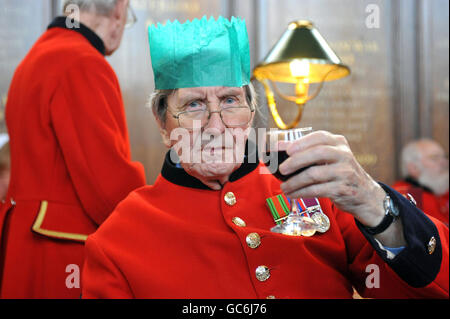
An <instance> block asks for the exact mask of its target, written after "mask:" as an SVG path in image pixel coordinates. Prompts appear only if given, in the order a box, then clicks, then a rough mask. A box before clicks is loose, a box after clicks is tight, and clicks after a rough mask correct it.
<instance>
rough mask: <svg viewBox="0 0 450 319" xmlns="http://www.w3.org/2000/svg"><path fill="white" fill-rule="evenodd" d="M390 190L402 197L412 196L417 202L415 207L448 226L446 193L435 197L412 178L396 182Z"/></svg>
mask: <svg viewBox="0 0 450 319" xmlns="http://www.w3.org/2000/svg"><path fill="white" fill-rule="evenodd" d="M392 188H394V189H395V190H397V191H398V192H400V193H402V194H403V195H406V196H407V194H410V195H411V196H413V197H414V198H415V200H416V202H417V207H419V208H420V209H421V210H422V211H423V212H424V213H426V214H427V215H429V216H432V217H434V218H437V219H439V220H440V221H441V222H443V223H444V224H446V225H447V226H448V213H449V206H448V192H447V193H446V194H443V195H441V196H438V195H435V194H433V192H432V191H431V189H429V188H427V187H424V186H422V185H420V184H419V183H418V182H417V181H416V180H414V179H412V178H407V179H405V180H402V181H398V182H396V183H395V184H394V185H392Z"/></svg>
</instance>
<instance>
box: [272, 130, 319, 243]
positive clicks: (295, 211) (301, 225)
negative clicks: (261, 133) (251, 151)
mask: <svg viewBox="0 0 450 319" xmlns="http://www.w3.org/2000/svg"><path fill="white" fill-rule="evenodd" d="M311 132H312V128H311V127H305V128H295V129H290V130H270V131H269V132H267V133H266V142H265V144H266V157H267V158H268V161H267V160H266V161H265V164H266V166H267V167H268V169H269V171H270V172H271V173H272V174H273V175H274V176H275V177H276V178H278V179H279V180H281V181H285V180H287V179H289V178H290V177H292V176H294V175H297V174H299V173H300V172H302V171H304V170H305V169H307V168H308V167H304V168H301V169H299V170H297V171H296V172H294V173H292V174H289V175H283V174H281V173H280V170H279V165H280V164H281V163H283V162H284V161H285V160H286V159H287V158H288V157H289V155H288V154H287V152H286V151H287V148H288V147H289V145H290V144H291V143H292V142H293V141H296V140H298V139H300V138H302V137H303V136H305V135H307V134H309V133H311ZM290 202H291V209H290V212H289V214H288V215H287V217H286V218H285V220H284V222H282V223H281V224H279V225H276V226H275V227H272V228H271V231H272V232H275V233H281V234H285V235H290V236H312V235H314V233H315V232H316V230H317V229H318V227H319V225H318V224H316V223H315V222H314V221H313V220H312V219H311V218H309V217H307V215H305V214H304V213H306V212H302V213H300V212H299V208H298V206H297V199H295V198H291V199H290Z"/></svg>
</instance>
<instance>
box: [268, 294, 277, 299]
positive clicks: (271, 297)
mask: <svg viewBox="0 0 450 319" xmlns="http://www.w3.org/2000/svg"><path fill="white" fill-rule="evenodd" d="M266 299H277V298H275V296H274V295H269V296H267V297H266Z"/></svg>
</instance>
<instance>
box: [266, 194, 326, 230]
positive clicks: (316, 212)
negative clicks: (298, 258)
mask: <svg viewBox="0 0 450 319" xmlns="http://www.w3.org/2000/svg"><path fill="white" fill-rule="evenodd" d="M266 204H267V207H268V208H269V210H270V213H271V215H272V217H273V219H274V221H275V224H277V225H281V224H283V223H284V221H285V220H286V218H288V216H289V211H290V207H291V201H290V200H289V198H287V197H286V196H285V195H284V194H280V195H275V196H272V197H269V198H267V199H266ZM297 208H298V209H299V211H300V214H301V215H302V217H301V222H303V223H304V224H305V225H304V226H303V225H302V230H301V232H300V234H297V233H295V234H294V233H292V232H290V228H286V229H285V231H283V234H285V235H291V236H299V235H302V236H305V237H311V236H313V235H314V234H315V233H316V232H319V233H325V232H326V231H327V230H328V229H330V219H329V218H328V216H327V215H325V214H324V213H323V211H322V208H321V206H320V203H319V201H318V199H317V198H300V199H298V200H297Z"/></svg>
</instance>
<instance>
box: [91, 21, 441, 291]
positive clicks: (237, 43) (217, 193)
mask: <svg viewBox="0 0 450 319" xmlns="http://www.w3.org/2000/svg"><path fill="white" fill-rule="evenodd" d="M149 39H150V53H151V58H152V66H153V72H154V75H155V84H156V91H155V92H154V94H153V95H152V98H151V102H150V104H151V106H152V109H153V113H154V115H155V118H156V121H157V123H158V125H159V128H160V132H161V136H162V138H163V140H164V142H165V144H166V145H167V146H168V147H169V148H170V151H169V152H168V153H167V156H166V159H165V162H164V164H163V167H162V170H161V175H160V176H159V177H158V178H157V180H156V182H155V183H154V185H152V186H146V187H143V188H140V189H138V190H136V191H134V192H132V193H131V194H130V195H129V196H128V197H127V198H126V199H125V200H124V201H122V202H121V203H120V204H119V205H118V206H117V208H116V210H115V211H114V212H113V214H112V215H111V216H110V218H109V219H108V220H107V221H106V222H105V223H104V224H102V225H101V226H100V228H99V229H98V230H97V231H96V232H95V233H94V234H93V235H91V236H90V237H89V238H88V240H87V242H86V263H85V268H84V272H83V297H86V298H250V299H253V298H351V297H352V296H353V290H352V286H354V287H356V288H357V290H358V291H359V292H360V294H361V295H362V296H364V297H381V298H408V297H416V298H420V297H422V298H427V297H428V298H448V245H447V243H448V228H447V227H445V226H444V225H443V224H442V223H440V222H439V221H437V220H435V219H430V218H428V217H427V216H426V215H424V214H423V213H422V212H421V211H420V210H418V209H417V208H416V207H415V206H414V205H413V204H412V203H411V202H409V201H408V200H407V199H406V198H404V197H403V196H402V195H401V194H399V193H397V192H396V191H394V190H393V189H391V188H389V187H388V186H386V185H382V184H379V183H376V182H375V181H374V180H373V179H372V178H371V177H370V176H369V175H368V174H367V173H366V172H365V171H364V170H363V169H362V167H361V166H360V165H359V164H358V162H357V161H356V159H355V157H354V155H353V153H352V152H351V150H350V148H349V146H348V143H347V141H346V139H345V138H344V137H343V136H337V135H334V134H331V133H329V132H324V131H317V132H312V133H310V134H309V135H306V136H304V137H301V138H300V139H298V140H296V141H295V142H292V143H287V145H288V148H287V153H288V155H289V158H288V159H287V160H285V161H284V162H283V163H282V164H281V165H280V166H279V169H280V172H281V174H284V175H290V174H293V176H292V177H291V178H289V179H288V180H287V181H286V182H284V183H281V182H280V181H279V180H278V179H276V178H275V177H274V175H272V174H270V173H269V167H266V166H264V164H262V163H261V162H260V161H259V158H261V159H262V157H260V156H258V151H257V149H256V148H255V147H252V145H255V143H252V141H254V139H253V138H250V137H252V135H251V133H252V130H251V129H250V127H251V125H252V122H253V118H254V114H255V110H256V102H255V99H256V98H255V95H254V91H253V89H252V86H251V83H250V60H249V44H248V38H247V32H246V28H245V23H244V21H242V20H241V19H236V18H232V19H231V21H228V20H226V19H223V18H221V17H220V18H219V19H218V20H217V21H216V20H214V19H213V18H211V19H210V20H207V19H206V18H203V19H202V20H194V21H188V22H186V23H184V24H180V23H179V22H178V21H175V22H173V23H171V22H167V23H166V24H165V25H164V26H162V25H160V24H158V26H157V27H155V26H151V27H150V28H149ZM285 146H286V145H285ZM300 169H303V170H301V172H298V171H299V170H300ZM285 195H287V196H288V197H290V198H300V200H299V205H300V207H301V210H302V214H303V216H302V218H304V221H305V222H304V224H305V225H304V226H308V227H310V228H304V230H305V232H303V231H302V232H300V233H296V234H291V233H289V232H283V233H279V232H273V231H271V230H272V229H273V227H274V226H275V225H276V224H277V223H280V222H281V221H280V219H279V218H278V217H277V218H272V217H274V216H275V215H276V214H278V213H279V214H280V215H282V213H283V209H284V208H286V207H287V206H288V205H289V203H288V202H287V200H286V197H285ZM269 207H270V209H269ZM280 207H281V208H282V209H280ZM283 207H284V208H283ZM308 215H309V216H308ZM289 216H291V215H289ZM316 217H319V218H318V219H317V218H316ZM315 218H316V219H315ZM287 220H289V217H288V219H287ZM310 220H313V222H311V221H310ZM285 223H287V222H284V223H282V225H285ZM299 224H301V223H300V222H299ZM298 235H301V236H298Z"/></svg>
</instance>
